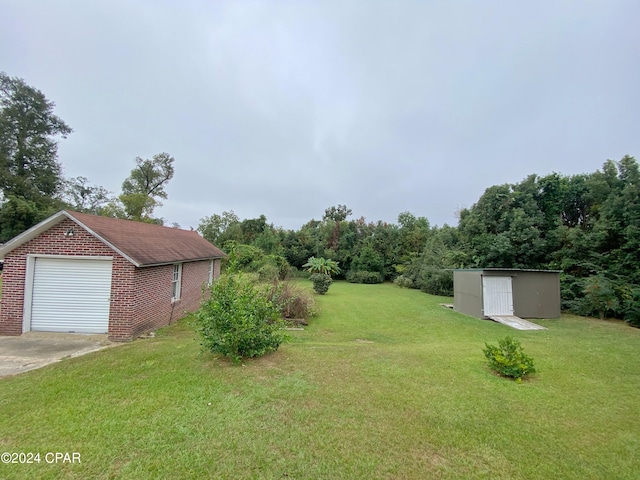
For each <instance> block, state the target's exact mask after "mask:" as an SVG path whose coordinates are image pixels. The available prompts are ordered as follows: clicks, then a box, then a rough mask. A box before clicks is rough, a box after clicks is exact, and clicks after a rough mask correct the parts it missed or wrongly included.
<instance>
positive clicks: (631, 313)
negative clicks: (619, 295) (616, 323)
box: [624, 288, 640, 328]
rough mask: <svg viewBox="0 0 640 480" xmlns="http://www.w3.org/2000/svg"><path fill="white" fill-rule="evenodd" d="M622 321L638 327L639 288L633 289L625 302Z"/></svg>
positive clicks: (639, 312)
mask: <svg viewBox="0 0 640 480" xmlns="http://www.w3.org/2000/svg"><path fill="white" fill-rule="evenodd" d="M624 321H625V322H627V323H628V324H629V325H631V326H633V327H637V328H640V288H638V289H636V290H634V291H633V292H632V293H631V295H630V298H629V299H628V300H627V302H626V306H625V311H624Z"/></svg>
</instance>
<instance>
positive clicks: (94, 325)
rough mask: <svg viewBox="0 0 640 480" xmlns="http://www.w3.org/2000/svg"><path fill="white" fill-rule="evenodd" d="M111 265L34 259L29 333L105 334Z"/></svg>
mask: <svg viewBox="0 0 640 480" xmlns="http://www.w3.org/2000/svg"><path fill="white" fill-rule="evenodd" d="M111 266H112V262H111V261H110V260H90V259H68V258H46V257H38V258H36V260H35V267H34V277H33V293H32V302H31V330H37V331H50V332H78V333H107V331H108V329H109V307H110V299H109V296H110V294H111Z"/></svg>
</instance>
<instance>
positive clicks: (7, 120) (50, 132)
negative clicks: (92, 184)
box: [0, 72, 72, 241]
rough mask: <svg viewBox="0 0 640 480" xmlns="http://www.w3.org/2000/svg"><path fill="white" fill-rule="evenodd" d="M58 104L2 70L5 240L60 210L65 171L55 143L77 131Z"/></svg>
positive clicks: (0, 187) (0, 224)
mask: <svg viewBox="0 0 640 480" xmlns="http://www.w3.org/2000/svg"><path fill="white" fill-rule="evenodd" d="M54 106H55V104H54V103H53V102H51V101H49V100H47V98H46V97H45V96H44V94H43V93H42V92H41V91H40V90H38V89H36V88H34V87H31V86H29V85H27V84H26V82H25V81H24V80H23V79H21V78H17V77H10V76H8V75H7V74H6V73H4V72H0V197H1V198H2V200H3V203H2V206H1V207H0V209H1V210H2V211H0V217H1V221H0V229H1V230H0V241H4V240H7V239H8V238H11V237H12V236H13V235H15V234H16V233H19V231H16V229H17V228H19V229H21V230H22V229H24V228H29V227H31V226H33V225H34V224H35V223H37V222H38V221H40V220H42V219H43V218H45V217H46V216H47V215H49V214H50V213H52V211H53V210H55V209H56V208H57V205H56V195H57V194H58V192H59V190H60V185H61V182H62V169H61V166H60V163H59V162H58V144H57V140H56V139H57V137H62V138H66V136H67V135H68V134H70V133H71V131H72V130H71V128H70V127H69V126H68V125H67V124H66V123H64V122H63V121H62V119H61V118H60V117H58V116H56V115H55V114H54V113H53V108H54Z"/></svg>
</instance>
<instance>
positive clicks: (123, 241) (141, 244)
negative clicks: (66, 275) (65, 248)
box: [0, 210, 225, 267]
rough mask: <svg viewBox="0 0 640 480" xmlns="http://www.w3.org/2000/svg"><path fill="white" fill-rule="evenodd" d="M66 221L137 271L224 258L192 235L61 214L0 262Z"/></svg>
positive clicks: (26, 235)
mask: <svg viewBox="0 0 640 480" xmlns="http://www.w3.org/2000/svg"><path fill="white" fill-rule="evenodd" d="M67 218H68V219H70V220H72V221H73V222H75V223H76V224H77V225H79V226H80V227H82V228H84V229H85V230H86V231H87V232H89V233H90V234H92V235H93V236H94V237H96V238H97V239H98V240H100V241H102V242H103V243H105V244H106V245H107V246H109V247H110V248H112V249H113V250H115V251H116V252H118V253H120V254H121V255H122V256H123V257H125V258H126V259H127V260H129V261H130V262H131V263H133V264H134V265H135V266H136V267H148V266H152V265H164V264H168V263H176V262H188V261H196V260H206V259H211V258H222V257H224V256H225V254H224V252H222V250H220V249H219V248H218V247H216V246H215V245H213V244H212V243H210V242H209V241H207V240H205V239H204V238H202V237H201V236H200V235H199V234H198V233H197V232H195V231H189V230H182V229H179V228H170V227H164V226H162V225H155V224H150V223H142V222H134V221H131V220H121V219H119V218H110V217H99V216H96V215H89V214H86V213H78V212H72V211H67V210H62V211H60V212H58V213H56V214H54V215H52V216H51V217H49V218H47V219H46V220H43V221H42V222H40V223H39V224H37V225H35V226H34V227H31V228H30V229H29V230H26V231H25V232H23V233H21V234H20V235H18V236H17V237H15V238H13V239H12V240H10V241H8V242H7V243H5V244H4V245H2V247H0V259H1V258H4V257H5V255H6V254H7V253H9V252H10V251H12V250H14V249H15V248H17V247H19V246H20V245H23V244H25V243H27V242H28V241H30V240H32V239H34V238H35V237H37V236H38V235H40V234H41V233H42V232H44V231H46V230H48V229H49V228H51V227H52V226H54V225H56V224H58V223H60V222H62V221H63V220H65V219H67Z"/></svg>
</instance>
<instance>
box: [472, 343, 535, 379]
mask: <svg viewBox="0 0 640 480" xmlns="http://www.w3.org/2000/svg"><path fill="white" fill-rule="evenodd" d="M485 346H486V348H485V349H484V350H483V352H484V356H485V357H487V360H489V366H490V367H491V369H492V370H494V371H495V372H497V373H499V374H500V375H502V376H504V377H510V378H515V379H516V380H517V381H518V382H521V381H522V377H524V376H525V375H529V374H530V373H535V371H536V369H535V367H534V365H533V359H532V358H531V357H529V356H527V355H526V354H525V353H524V352H523V351H522V345H520V342H519V341H518V340H515V339H513V338H511V337H506V338H504V339H502V340H498V346H495V345H489V344H488V343H485Z"/></svg>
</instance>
